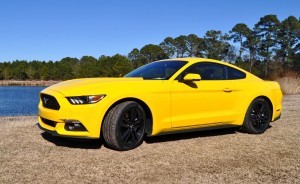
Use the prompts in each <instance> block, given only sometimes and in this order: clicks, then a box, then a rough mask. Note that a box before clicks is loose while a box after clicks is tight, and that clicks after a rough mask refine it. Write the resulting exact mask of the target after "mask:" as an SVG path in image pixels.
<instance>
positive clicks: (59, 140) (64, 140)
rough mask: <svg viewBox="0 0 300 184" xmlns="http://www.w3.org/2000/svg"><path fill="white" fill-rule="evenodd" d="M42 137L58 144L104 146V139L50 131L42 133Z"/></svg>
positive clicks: (72, 146)
mask: <svg viewBox="0 0 300 184" xmlns="http://www.w3.org/2000/svg"><path fill="white" fill-rule="evenodd" d="M41 135H42V137H43V138H44V139H45V140H47V141H49V142H51V143H53V144H55V145H56V146H62V147H68V148H80V149H99V148H101V147H102V146H103V141H102V139H79V138H67V137H58V136H53V135H51V134H50V133H47V132H43V133H41Z"/></svg>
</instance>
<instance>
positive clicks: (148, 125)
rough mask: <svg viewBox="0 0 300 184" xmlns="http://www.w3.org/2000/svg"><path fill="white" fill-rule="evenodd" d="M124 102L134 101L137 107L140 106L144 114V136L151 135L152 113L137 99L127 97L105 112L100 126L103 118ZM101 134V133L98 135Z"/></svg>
mask: <svg viewBox="0 0 300 184" xmlns="http://www.w3.org/2000/svg"><path fill="white" fill-rule="evenodd" d="M126 101H134V102H137V103H138V104H139V105H141V106H142V108H143V109H144V111H145V113H146V130H145V132H146V134H147V135H148V136H150V135H151V134H152V127H153V116H152V111H151V109H150V108H149V106H148V105H147V104H146V103H145V102H144V101H142V100H140V99H138V98H134V97H128V98H122V99H119V100H118V101H116V102H114V103H113V104H112V105H111V106H110V107H109V108H108V109H107V110H106V112H105V115H104V118H103V120H102V125H103V121H104V119H105V117H106V116H107V114H108V112H109V111H110V110H111V109H112V108H114V107H115V106H116V105H118V104H120V103H123V102H126ZM102 125H101V131H102ZM100 134H101V133H100Z"/></svg>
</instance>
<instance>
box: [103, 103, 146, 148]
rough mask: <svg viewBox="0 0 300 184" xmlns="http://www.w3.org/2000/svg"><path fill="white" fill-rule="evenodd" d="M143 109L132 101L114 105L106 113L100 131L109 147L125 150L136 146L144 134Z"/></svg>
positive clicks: (144, 118) (141, 140) (144, 117)
mask: <svg viewBox="0 0 300 184" xmlns="http://www.w3.org/2000/svg"><path fill="white" fill-rule="evenodd" d="M145 124H146V115H145V111H144V109H143V108H142V107H141V106H140V105H139V104H138V103H137V102H134V101H127V102H123V103H120V104H118V105H116V106H115V107H114V108H112V109H111V110H110V111H109V112H108V114H107V115H106V117H105V119H104V121H103V126H102V133H103V138H104V140H105V142H106V143H107V144H108V146H109V147H111V148H113V149H115V150H120V151H125V150H130V149H134V148H136V147H138V146H139V145H140V144H141V143H142V142H143V138H144V134H145Z"/></svg>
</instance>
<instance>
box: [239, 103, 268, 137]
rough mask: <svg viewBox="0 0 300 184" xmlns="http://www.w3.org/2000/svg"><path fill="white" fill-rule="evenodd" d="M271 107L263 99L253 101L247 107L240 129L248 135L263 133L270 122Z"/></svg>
mask: <svg viewBox="0 0 300 184" xmlns="http://www.w3.org/2000/svg"><path fill="white" fill-rule="evenodd" d="M271 116H272V112H271V107H270V105H269V103H268V102H267V101H266V100H265V99H263V98H257V99H255V100H254V101H253V102H252V103H251V104H250V106H249V108H248V110H247V113H246V116H245V120H244V124H243V126H242V129H243V130H245V131H246V132H248V133H250V134H261V133H264V132H265V131H266V130H267V128H268V127H269V124H270V122H271V118H272V117H271Z"/></svg>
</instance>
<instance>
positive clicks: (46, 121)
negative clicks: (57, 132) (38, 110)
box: [41, 117, 56, 127]
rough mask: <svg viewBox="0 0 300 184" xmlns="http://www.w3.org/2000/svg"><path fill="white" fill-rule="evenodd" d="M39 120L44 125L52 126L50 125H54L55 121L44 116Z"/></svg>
mask: <svg viewBox="0 0 300 184" xmlns="http://www.w3.org/2000/svg"><path fill="white" fill-rule="evenodd" d="M41 120H42V122H43V123H45V124H46V125H49V126H52V127H55V126H56V122H55V121H52V120H49V119H45V118H42V117H41Z"/></svg>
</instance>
